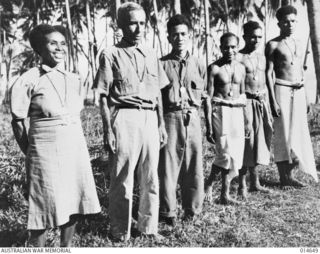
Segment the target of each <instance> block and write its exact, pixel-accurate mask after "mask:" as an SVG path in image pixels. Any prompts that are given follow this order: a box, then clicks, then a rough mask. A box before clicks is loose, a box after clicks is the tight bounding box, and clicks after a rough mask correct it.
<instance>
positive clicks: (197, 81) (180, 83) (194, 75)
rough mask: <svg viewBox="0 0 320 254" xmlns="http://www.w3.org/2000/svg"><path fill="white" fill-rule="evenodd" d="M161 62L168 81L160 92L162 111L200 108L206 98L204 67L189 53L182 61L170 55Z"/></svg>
mask: <svg viewBox="0 0 320 254" xmlns="http://www.w3.org/2000/svg"><path fill="white" fill-rule="evenodd" d="M161 61H162V64H163V67H164V69H165V72H166V74H167V76H168V78H169V81H170V84H169V85H167V86H166V87H164V88H163V89H162V90H161V92H162V100H163V108H164V111H165V112H167V111H170V110H174V109H177V108H181V109H183V108H190V107H197V108H198V107H200V106H201V100H202V99H203V98H205V97H207V96H208V95H207V92H206V70H205V67H204V66H203V65H202V64H201V63H200V62H199V60H198V59H196V58H195V57H194V56H192V55H190V54H189V53H187V56H186V57H185V58H183V59H181V58H179V57H177V56H176V55H174V54H173V53H170V54H169V55H167V56H164V57H163V58H161Z"/></svg>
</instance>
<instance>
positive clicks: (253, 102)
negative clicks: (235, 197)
mask: <svg viewBox="0 0 320 254" xmlns="http://www.w3.org/2000/svg"><path fill="white" fill-rule="evenodd" d="M243 39H244V41H245V46H244V48H243V49H241V50H240V51H239V53H240V54H238V59H239V61H240V62H241V63H242V64H243V65H244V66H245V68H246V79H245V91H246V96H247V106H246V108H245V110H246V116H247V120H248V126H249V129H250V133H249V134H250V135H249V136H248V137H246V140H245V149H244V157H243V167H242V169H241V170H240V171H239V189H238V192H239V194H240V195H242V196H243V197H244V198H246V196H247V191H246V189H247V188H246V173H247V170H248V169H249V172H250V189H249V191H262V192H269V190H268V189H267V188H264V187H262V186H261V185H260V181H259V174H258V165H268V164H269V162H270V145H271V138H272V132H273V130H272V116H271V112H270V110H269V109H270V107H269V102H268V91H267V87H266V78H265V71H266V59H265V56H264V55H263V54H261V53H259V46H260V44H261V41H262V27H261V26H260V25H259V23H258V22H255V21H249V22H248V23H246V24H244V26H243Z"/></svg>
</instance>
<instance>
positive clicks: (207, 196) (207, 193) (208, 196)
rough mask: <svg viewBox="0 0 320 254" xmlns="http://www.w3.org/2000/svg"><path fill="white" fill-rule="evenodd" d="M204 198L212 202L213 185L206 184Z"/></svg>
mask: <svg viewBox="0 0 320 254" xmlns="http://www.w3.org/2000/svg"><path fill="white" fill-rule="evenodd" d="M204 200H205V201H207V202H212V200H213V195H212V185H206V187H205V188H204Z"/></svg>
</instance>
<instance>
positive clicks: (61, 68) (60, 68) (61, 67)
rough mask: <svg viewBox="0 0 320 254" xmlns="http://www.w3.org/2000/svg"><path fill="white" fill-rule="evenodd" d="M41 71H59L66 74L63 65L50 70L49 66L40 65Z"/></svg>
mask: <svg viewBox="0 0 320 254" xmlns="http://www.w3.org/2000/svg"><path fill="white" fill-rule="evenodd" d="M41 69H42V70H44V71H45V72H47V73H48V72H52V71H59V72H61V73H63V74H66V70H65V69H64V63H61V64H58V65H57V66H56V67H54V68H51V67H50V66H48V65H46V64H41Z"/></svg>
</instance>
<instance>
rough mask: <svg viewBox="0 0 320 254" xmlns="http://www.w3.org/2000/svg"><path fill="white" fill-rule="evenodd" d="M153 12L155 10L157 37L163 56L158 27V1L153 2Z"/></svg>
mask: <svg viewBox="0 0 320 254" xmlns="http://www.w3.org/2000/svg"><path fill="white" fill-rule="evenodd" d="M152 2H153V10H154V15H155V17H156V29H157V35H158V39H159V47H160V53H161V56H163V50H162V43H161V38H160V34H159V25H158V16H159V15H158V6H157V1H156V0H153V1H152Z"/></svg>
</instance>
